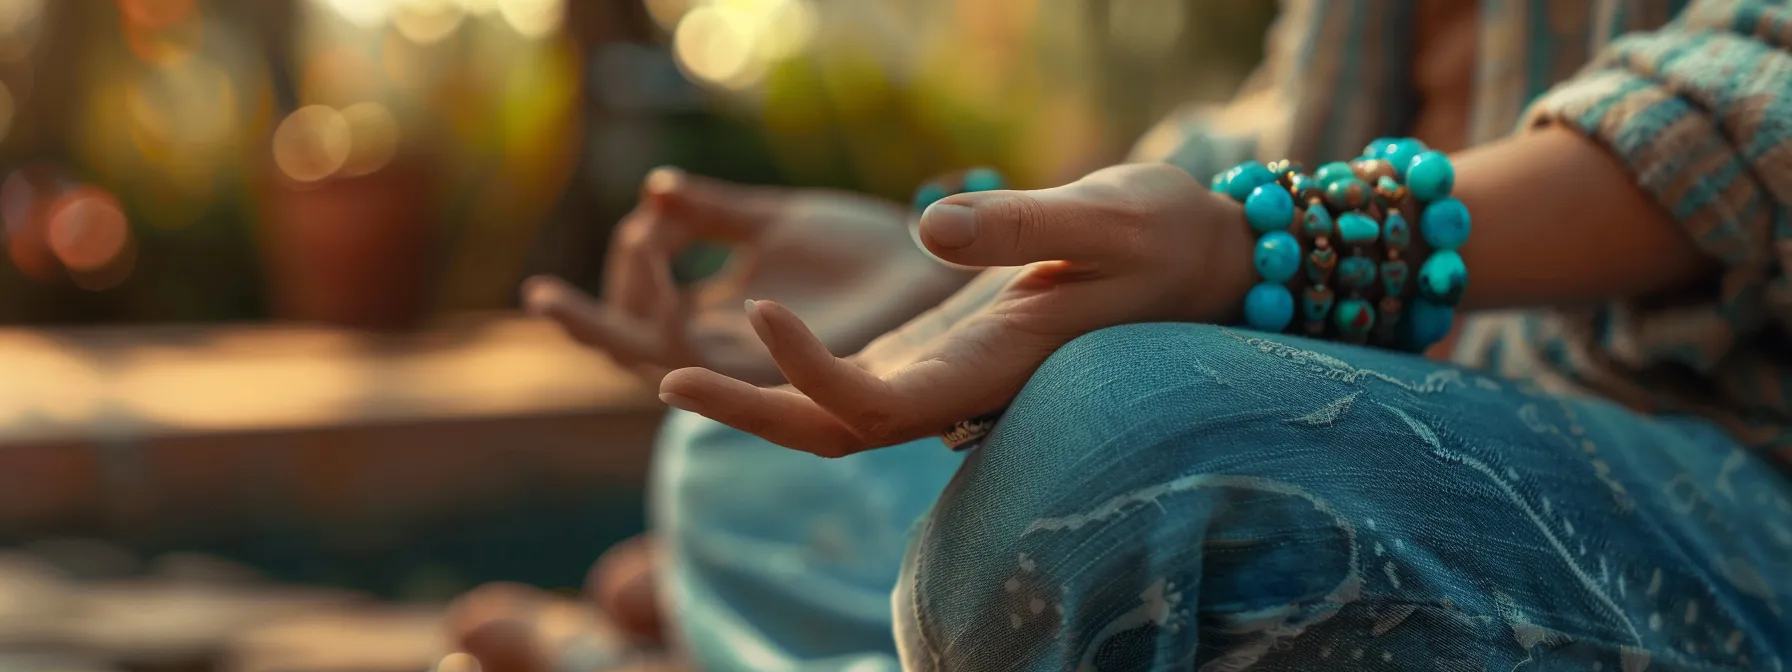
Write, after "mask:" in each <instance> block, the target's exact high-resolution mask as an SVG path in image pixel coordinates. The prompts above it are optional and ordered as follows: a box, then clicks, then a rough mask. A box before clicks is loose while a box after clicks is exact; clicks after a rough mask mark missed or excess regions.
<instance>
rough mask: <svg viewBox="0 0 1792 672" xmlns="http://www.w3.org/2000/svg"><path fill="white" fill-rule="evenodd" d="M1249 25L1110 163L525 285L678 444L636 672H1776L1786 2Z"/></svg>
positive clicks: (821, 210) (635, 240) (815, 206)
mask: <svg viewBox="0 0 1792 672" xmlns="http://www.w3.org/2000/svg"><path fill="white" fill-rule="evenodd" d="M1281 8H1282V14H1281V17H1280V18H1279V19H1278V21H1277V23H1276V26H1275V28H1274V29H1273V30H1272V32H1271V34H1270V37H1269V40H1268V43H1267V48H1266V60H1265V62H1264V64H1263V65H1262V66H1261V67H1260V68H1259V70H1258V71H1257V73H1256V74H1255V75H1254V76H1253V77H1252V78H1251V79H1250V80H1249V83H1248V84H1247V85H1246V87H1245V88H1244V90H1242V91H1241V92H1240V93H1239V95H1238V96H1237V98H1235V99H1234V100H1233V101H1232V102H1231V103H1229V104H1227V105H1225V106H1222V107H1219V108H1206V107H1200V108H1191V109H1190V110H1188V111H1187V112H1186V113H1181V114H1178V115H1177V116H1176V117H1175V118H1173V119H1171V120H1169V121H1167V122H1166V123H1165V124H1163V125H1162V126H1160V127H1159V128H1158V129H1157V130H1155V131H1153V132H1151V133H1150V134H1148V135H1147V136H1146V138H1145V140H1144V141H1142V142H1141V143H1140V146H1139V152H1138V154H1137V159H1138V160H1140V161H1144V162H1149V163H1140V164H1134V165H1124V166H1119V167H1115V168H1109V169H1105V170H1102V171H1099V172H1096V173H1094V174H1092V175H1090V176H1088V177H1086V178H1083V179H1081V180H1078V181H1076V182H1074V183H1072V184H1069V185H1064V186H1057V187H1052V188H1047V189H1039V190H1016V189H1005V188H1002V187H1003V186H1004V185H1000V184H997V183H994V182H992V181H991V180H987V179H980V180H978V181H977V182H978V184H976V185H973V184H971V182H972V181H971V180H969V179H968V178H966V179H957V178H954V179H950V180H945V181H936V182H934V183H930V184H929V185H925V186H923V188H921V189H920V190H919V193H920V195H919V196H918V197H917V201H916V204H915V207H914V208H912V215H910V216H905V215H904V214H903V209H902V208H900V207H899V206H895V205H890V204H882V203H878V202H876V201H871V200H867V199H860V198H857V197H849V196H842V195H836V194H826V193H820V192H803V191H766V190H758V189H752V190H749V189H745V188H741V187H732V186H728V185H719V184H713V183H709V182H707V181H701V180H699V179H698V178H694V177H688V176H684V177H676V178H674V177H659V178H655V179H652V180H650V181H649V186H648V188H647V189H646V193H645V194H644V199H643V205H642V208H641V210H640V211H638V212H637V213H636V214H634V215H632V216H631V217H630V219H629V220H628V221H626V222H625V223H624V225H623V226H622V227H621V229H620V231H619V233H618V240H619V244H618V245H617V246H616V251H615V252H613V255H612V256H613V258H612V260H611V266H610V271H611V274H610V277H609V278H608V282H607V284H606V288H605V292H606V296H605V297H604V298H603V299H602V300H598V299H593V298H590V297H584V296H582V295H579V294H578V293H576V292H574V291H572V290H570V289H568V288H566V287H565V286H563V285H558V284H555V283H553V282H552V281H537V282H535V283H532V284H531V285H530V287H529V288H528V298H529V303H530V305H531V306H532V307H534V308H535V309H537V310H540V311H542V312H545V313H547V314H549V315H551V316H553V317H554V318H555V319H558V320H559V321H560V322H561V323H562V324H564V325H565V326H566V328H567V329H568V331H569V332H571V333H573V334H574V335H575V336H577V337H578V338H581V339H582V340H584V341H585V342H587V343H591V344H592V345H593V346H595V347H599V348H602V349H604V350H605V351H606V352H609V353H611V354H612V355H614V356H616V357H617V358H618V359H619V360H621V361H623V362H625V363H627V364H630V365H631V366H634V367H635V369H636V370H637V371H640V372H641V373H642V374H643V376H644V377H645V378H646V379H648V380H651V381H655V382H656V383H657V384H658V385H659V390H660V392H661V393H662V395H663V396H662V398H663V399H665V400H666V401H667V402H668V403H669V404H671V405H672V406H674V407H676V408H677V409H680V410H675V411H673V412H672V413H671V414H670V415H669V416H668V418H667V420H666V424H665V426H664V428H663V430H662V432H661V434H660V436H659V439H658V445H657V446H656V451H657V452H656V464H655V469H654V473H653V481H652V483H651V497H650V505H651V512H652V533H653V534H654V535H655V536H656V538H657V546H656V548H657V549H658V550H657V551H656V552H655V554H654V556H653V557H654V560H653V570H652V579H651V583H652V585H653V586H654V592H655V593H656V594H657V596H658V600H657V605H658V615H659V616H660V617H662V620H663V622H664V623H665V624H666V627H667V634H669V635H670V637H669V639H670V641H672V642H673V643H674V644H673V645H674V651H675V652H676V653H677V655H678V656H681V657H683V658H685V659H688V661H689V662H690V663H691V664H692V665H694V666H696V667H699V668H701V669H705V670H724V671H729V670H743V671H744V670H753V671H761V670H763V671H774V670H776V671H784V670H800V671H804V672H808V671H813V670H852V671H855V672H864V671H867V670H896V669H906V670H969V671H974V672H985V671H993V670H1160V669H1161V670H1170V669H1175V670H1188V669H1198V670H1246V669H1276V670H1319V669H1327V670H1329V669H1376V670H1481V669H1498V670H1522V669H1533V668H1535V669H1576V670H1716V669H1724V670H1786V669H1788V668H1792V479H1789V477H1788V474H1789V473H1792V358H1789V357H1788V354H1787V353H1788V352H1789V351H1788V344H1789V343H1792V275H1789V272H1792V224H1789V221H1792V220H1789V219H1788V218H1789V217H1792V215H1789V214H1788V213H1792V52H1789V51H1788V49H1789V47H1792V4H1789V3H1787V2H1785V1H1783V0H1694V1H1692V2H1680V1H1673V0H1611V1H1606V0H1599V1H1596V0H1550V1H1549V2H1541V1H1538V2H1521V1H1517V0H1499V1H1495V0H1482V1H1480V2H1470V1H1462V0H1371V1H1367V2H1355V1H1353V2H1346V1H1344V0H1284V1H1283V2H1282V3H1281ZM1404 136H1411V137H1404ZM946 186H950V187H953V188H945V187H946ZM960 187H962V188H960ZM687 190H688V191H687ZM952 192H965V193H952ZM911 216H912V217H918V219H910V217H911ZM911 222H913V226H914V228H913V229H912V231H911V230H905V229H907V228H908V227H907V226H906V225H908V224H910V223H911ZM911 235H912V239H911ZM697 237H705V238H720V239H723V240H727V241H733V242H736V243H738V244H739V245H740V250H741V252H742V253H743V255H744V256H743V257H742V258H743V259H744V261H743V262H742V263H740V264H739V265H737V266H736V267H735V268H734V269H732V270H731V271H729V272H727V273H725V274H724V275H723V276H722V277H721V278H720V279H718V280H715V281H711V284H708V285H704V286H700V287H698V288H697V289H695V290H692V291H687V292H680V291H678V290H677V289H675V287H674V285H673V283H672V281H671V276H670V272H669V271H668V270H667V268H668V266H669V264H668V262H667V259H669V258H670V255H671V254H672V253H673V252H674V251H676V250H677V249H678V248H680V247H682V246H683V245H685V244H686V243H687V242H689V241H690V240H692V239H693V238H697ZM917 242H918V243H919V245H917V244H916V243H917ZM942 262H949V263H942ZM1446 334H1448V335H1449V337H1448V339H1446V338H1445V337H1446ZM1439 342H1443V343H1444V344H1445V346H1447V347H1444V348H1434V349H1431V350H1430V352H1432V353H1433V354H1434V355H1442V354H1447V355H1448V358H1449V360H1450V361H1447V362H1446V361H1438V360H1436V359H1430V358H1426V357H1424V356H1421V355H1420V354H1418V353H1421V352H1425V351H1427V347H1428V346H1432V345H1434V344H1436V343H1439ZM942 439H944V441H942ZM949 446H950V447H954V448H964V449H967V450H957V451H954V450H951V449H949ZM791 448H794V449H795V450H791Z"/></svg>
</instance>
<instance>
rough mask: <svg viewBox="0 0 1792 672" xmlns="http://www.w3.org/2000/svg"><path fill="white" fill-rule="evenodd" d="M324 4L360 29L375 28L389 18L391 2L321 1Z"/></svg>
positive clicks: (380, 0) (375, 0) (384, 0)
mask: <svg viewBox="0 0 1792 672" xmlns="http://www.w3.org/2000/svg"><path fill="white" fill-rule="evenodd" d="M323 2H324V4H326V5H329V6H330V8H331V9H334V10H336V13H337V14H338V15H340V16H341V17H342V18H344V19H348V21H349V23H352V24H355V25H357V26H360V27H362V28H377V27H379V26H381V25H383V24H385V22H386V19H388V18H390V16H391V11H392V4H393V1H392V0H323Z"/></svg>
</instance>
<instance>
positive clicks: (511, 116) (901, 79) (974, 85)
mask: <svg viewBox="0 0 1792 672" xmlns="http://www.w3.org/2000/svg"><path fill="white" fill-rule="evenodd" d="M1273 4H1274V3H1273V2H1272V1H1271V0H1251V1H1249V2H1240V1H1238V0H1051V1H1049V2H1048V1H1046V0H644V1H643V0H579V1H577V2H567V0H228V1H227V0H0V133H5V135H4V138H3V139H0V168H3V169H4V170H5V171H6V172H7V178H6V182H5V183H4V184H5V186H4V188H3V189H0V216H3V219H4V220H5V234H6V235H5V248H6V254H5V255H4V256H0V322H7V323H70V322H153V321H215V320H243V319H263V318H267V317H277V318H298V319H320V320H326V321H336V322H342V323H347V324H353V325H357V326H373V327H391V326H400V327H401V326H406V325H408V324H411V323H412V322H414V320H415V319H418V318H420V317H423V316H427V315H428V314H431V313H434V312H441V311H453V310H463V309H479V308H494V307H502V306H506V305H509V304H510V302H511V301H512V295H513V288H514V286H515V283H516V282H517V281H518V280H519V279H520V278H521V277H523V276H524V275H525V274H526V273H528V272H553V273H558V274H562V275H565V276H568V277H569V278H571V279H573V280H574V281H575V282H577V283H579V284H582V285H584V286H586V287H588V288H594V289H595V287H596V283H597V278H598V276H599V273H598V271H597V269H598V266H599V265H600V263H601V258H602V252H603V249H604V245H605V241H606V240H607V233H608V230H609V226H610V225H611V224H612V223H613V222H614V221H615V220H616V219H617V218H619V217H620V216H622V215H623V214H624V213H626V212H627V210H628V209H629V208H631V207H632V205H633V198H634V194H635V189H636V185H637V183H638V181H639V180H640V178H641V176H642V175H643V174H645V172H646V171H647V170H648V169H650V168H652V167H653V166H655V165H662V164H672V165H680V166H682V167H685V168H687V169H689V170H692V171H695V172H700V173H705V174H710V175H715V176H719V177H724V178H729V179H736V180H741V181H746V182H756V183H778V184H792V185H803V186H827V187H837V188H845V189H854V190H862V191H867V192H871V193H875V194H879V195H882V196H886V197H890V198H894V199H898V200H903V201H906V200H907V198H908V192H909V190H910V189H912V187H913V185H914V184H916V183H918V182H920V181H921V180H923V179H925V178H926V177H928V176H930V175H933V174H937V173H939V172H943V171H946V170H951V169H955V168H960V167H964V166H967V165H973V164H982V165H993V166H996V167H999V168H1001V169H1003V170H1004V171H1006V172H1008V173H1009V174H1011V175H1012V176H1014V178H1015V181H1016V182H1017V183H1018V184H1022V185H1044V184H1050V183H1054V182H1059V181H1062V180H1065V179H1069V178H1071V177H1074V176H1075V175H1077V174H1079V173H1080V172H1082V171H1086V170H1089V169H1092V168H1095V167H1099V166H1100V165H1104V164H1106V163H1110V162H1113V161H1115V160H1118V159H1119V158H1120V157H1121V156H1123V154H1124V152H1125V150H1126V149H1127V147H1128V146H1129V144H1130V143H1131V141H1132V139H1133V138H1134V137H1136V136H1137V135H1138V134H1139V133H1140V132H1142V131H1143V130H1144V129H1145V128H1146V127H1147V126H1148V125H1149V124H1150V123H1151V121H1153V120H1154V119H1155V118H1157V117H1158V116H1159V115H1161V114H1163V113H1165V112H1166V111H1168V110H1169V109H1170V108H1172V107H1173V106H1175V105H1177V104H1180V103H1183V102H1186V101H1188V100H1190V99H1212V98H1217V97H1221V96H1223V95H1225V94H1226V93H1228V92H1229V91H1230V90H1231V89H1232V88H1233V87H1234V86H1235V85H1236V82H1237V81H1238V80H1239V79H1240V77H1241V76H1242V74H1243V72H1244V71H1245V69H1246V68H1247V67H1249V65H1250V64H1251V63H1253V62H1254V61H1255V59H1256V57H1257V54H1258V52H1259V50H1260V44H1259V40H1260V35H1261V34H1262V32H1263V27H1264V26H1265V25H1266V22H1267V21H1268V19H1269V18H1270V16H1271V14H1272V12H1273Z"/></svg>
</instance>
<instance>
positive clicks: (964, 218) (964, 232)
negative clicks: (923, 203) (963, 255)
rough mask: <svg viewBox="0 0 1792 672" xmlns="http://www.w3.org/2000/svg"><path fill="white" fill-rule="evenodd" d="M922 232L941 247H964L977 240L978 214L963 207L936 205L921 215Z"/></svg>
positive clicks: (945, 204)
mask: <svg viewBox="0 0 1792 672" xmlns="http://www.w3.org/2000/svg"><path fill="white" fill-rule="evenodd" d="M921 232H922V233H924V234H926V236H927V239H928V240H931V241H933V243H934V244H936V245H938V246H940V247H943V248H946V249H958V248H960V247H964V246H966V245H969V244H971V242H972V241H975V240H976V239H977V213H976V212H974V211H972V210H971V209H970V208H967V207H964V206H962V205H951V204H948V203H943V202H941V203H935V204H933V205H931V206H929V207H928V208H927V212H925V213H922V215H921Z"/></svg>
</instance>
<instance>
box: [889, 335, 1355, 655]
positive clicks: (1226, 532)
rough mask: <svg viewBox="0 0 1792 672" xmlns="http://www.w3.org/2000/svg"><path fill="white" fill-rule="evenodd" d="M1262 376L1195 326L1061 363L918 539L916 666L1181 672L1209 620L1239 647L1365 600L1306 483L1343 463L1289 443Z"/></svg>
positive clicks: (1238, 352)
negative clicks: (1171, 671) (1164, 668)
mask: <svg viewBox="0 0 1792 672" xmlns="http://www.w3.org/2000/svg"><path fill="white" fill-rule="evenodd" d="M1264 363H1265V362H1264V360H1263V358H1262V355H1261V353H1259V352H1257V350H1256V349H1255V348H1254V347H1250V346H1248V345H1246V344H1244V343H1242V341H1241V339H1240V337H1238V336H1235V335H1233V334H1230V333H1228V332H1225V331H1223V330H1220V329H1218V328H1215V327H1207V326H1199V325H1132V326H1126V327H1118V328H1113V329H1107V330H1103V331H1100V332H1096V333H1094V334H1090V335H1088V336H1085V337H1083V338H1081V339H1078V340H1077V341H1074V342H1072V343H1071V344H1069V345H1067V346H1066V347H1065V348H1063V349H1062V350H1061V351H1060V352H1058V353H1057V354H1055V355H1054V356H1053V357H1052V358H1050V360H1049V361H1048V362H1047V363H1046V364H1045V365H1044V366H1042V367H1041V368H1040V370H1039V372H1038V373H1037V374H1036V375H1035V376H1034V377H1033V379H1032V380H1031V382H1030V383H1029V384H1028V385H1027V387H1026V389H1025V391H1024V392H1023V393H1022V394H1021V395H1020V396H1019V397H1018V398H1017V399H1016V402H1015V404H1014V405H1013V406H1012V407H1011V408H1010V410H1009V412H1008V413H1007V414H1006V415H1005V416H1004V418H1003V420H1002V423H1001V425H1000V427H999V428H998V429H997V431H996V432H995V434H993V435H992V436H991V437H990V439H989V441H988V442H987V443H986V444H985V445H984V446H982V447H981V448H979V449H978V450H977V451H976V452H975V453H974V454H972V455H971V457H970V458H969V460H968V461H967V462H966V464H965V466H964V467H963V469H961V470H960V472H959V474H958V478H957V479H956V480H955V481H953V483H952V485H951V486H949V487H948V489H947V491H946V493H945V494H944V496H942V498H941V499H940V501H939V502H938V503H937V504H936V505H935V509H934V512H933V514H932V516H931V517H930V518H929V519H928V521H927V522H926V525H925V526H924V527H923V528H922V531H921V534H920V535H918V537H917V538H916V540H915V542H914V543H915V545H914V548H913V549H912V551H911V553H910V559H909V562H910V567H908V568H907V570H906V571H907V572H908V574H909V575H910V576H912V581H913V583H912V585H906V586H904V587H903V589H902V590H901V591H899V593H898V595H899V598H898V599H899V600H900V599H908V600H909V601H910V604H908V605H902V604H898V605H897V608H898V610H899V611H900V610H902V609H905V608H906V609H909V610H911V612H912V613H910V614H909V616H910V618H911V621H910V622H909V623H908V624H907V628H906V629H907V630H908V631H909V632H911V633H913V636H912V637H910V638H908V639H909V640H910V641H909V642H908V643H907V646H906V647H905V655H909V656H911V658H912V659H924V658H928V657H932V658H935V659H938V660H936V661H935V662H936V663H937V665H936V666H941V667H946V668H958V667H966V666H967V665H968V666H971V667H975V666H976V665H977V664H979V663H990V662H991V661H997V660H1006V661H1025V663H1024V664H1023V665H1019V666H1014V667H1012V668H1005V669H1034V668H1053V667H1060V666H1070V667H1079V666H1082V665H1085V664H1087V665H1089V666H1091V667H1093V668H1094V669H1105V668H1106V667H1108V666H1110V665H1115V664H1120V665H1121V666H1130V665H1132V664H1139V663H1153V664H1156V665H1169V664H1173V663H1176V662H1177V661H1183V660H1186V659H1187V658H1188V657H1189V656H1192V655H1194V648H1193V647H1194V646H1195V643H1196V637H1194V636H1193V634H1194V631H1193V630H1192V629H1193V628H1195V627H1196V623H1197V620H1199V622H1200V623H1201V624H1202V625H1201V633H1202V634H1201V636H1202V637H1206V638H1209V639H1210V640H1211V639H1212V638H1213V637H1220V638H1234V639H1236V640H1238V642H1240V643H1244V642H1249V641H1258V640H1264V639H1265V633H1267V632H1271V631H1280V632H1286V631H1289V630H1290V629H1299V628H1301V627H1304V626H1303V624H1304V623H1307V622H1316V621H1318V620H1321V619H1323V618H1324V617H1325V615H1326V614H1328V613H1331V611H1332V610H1333V609H1335V607H1336V606H1337V605H1338V604H1340V603H1342V602H1347V601H1349V600H1352V599H1355V597H1356V595H1357V593H1358V592H1359V591H1360V590H1361V576H1360V573H1361V570H1360V566H1359V565H1360V564H1361V563H1360V561H1359V559H1358V558H1357V557H1356V544H1355V542H1354V539H1355V535H1356V531H1355V528H1354V526H1353V524H1352V523H1351V522H1350V520H1349V519H1348V518H1347V517H1346V516H1344V515H1342V514H1341V513H1340V512H1339V510H1338V506H1337V505H1336V503H1334V502H1330V501H1327V500H1326V499H1325V498H1323V497H1321V496H1319V495H1318V494H1316V492H1318V490H1317V489H1315V488H1310V487H1308V486H1309V485H1310V484H1311V483H1312V479H1317V478H1331V477H1335V474H1336V473H1338V472H1337V471H1336V470H1337V469H1339V468H1340V467H1341V466H1343V464H1342V463H1341V462H1339V461H1338V460H1337V458H1326V457H1324V456H1318V457H1316V455H1317V453H1315V452H1314V451H1309V450H1305V449H1303V448H1302V446H1301V445H1299V444H1300V442H1301V441H1302V440H1303V438H1302V436H1301V434H1302V433H1301V432H1299V431H1295V432H1289V431H1286V430H1287V429H1288V428H1289V426H1290V425H1289V423H1288V422H1287V420H1288V415H1289V414H1290V413H1291V412H1292V411H1293V410H1294V408H1293V406H1294V405H1292V404H1287V403H1280V404H1279V403H1275V401H1274V399H1275V398H1276V395H1274V394H1267V395H1266V394H1264V390H1263V389H1261V385H1262V384H1263V381H1261V380H1260V378H1261V376H1262V366H1263V365H1264ZM1295 425H1296V429H1298V423H1295ZM1309 434H1310V433H1309ZM978 633H985V634H978ZM988 633H995V634H994V635H993V636H992V635H990V634H988ZM1270 639H1273V638H1270ZM1205 644H1209V645H1212V644H1215V642H1212V641H1209V642H1205ZM1248 648H1249V647H1244V649H1240V648H1239V647H1237V646H1234V647H1230V650H1248ZM1226 649H1227V647H1226V646H1224V645H1223V643H1222V646H1220V647H1219V648H1216V649H1212V650H1226ZM922 662H923V664H921V665H920V667H923V668H925V667H928V666H929V665H927V664H924V661H922Z"/></svg>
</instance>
